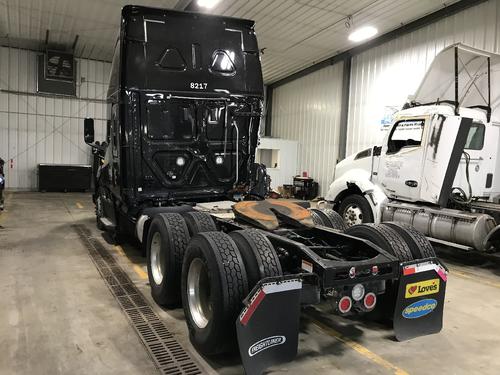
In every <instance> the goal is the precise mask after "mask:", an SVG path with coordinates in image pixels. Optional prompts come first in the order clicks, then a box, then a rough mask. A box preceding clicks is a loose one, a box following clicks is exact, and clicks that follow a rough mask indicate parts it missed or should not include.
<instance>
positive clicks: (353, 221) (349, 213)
mask: <svg viewBox="0 0 500 375" xmlns="http://www.w3.org/2000/svg"><path fill="white" fill-rule="evenodd" d="M344 222H345V223H346V225H347V226H348V227H352V226H353V225H357V224H362V223H363V211H361V209H360V208H359V207H358V206H356V205H355V204H353V205H350V206H347V208H346V210H345V211H344Z"/></svg>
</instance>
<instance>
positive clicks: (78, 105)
mask: <svg viewBox="0 0 500 375" xmlns="http://www.w3.org/2000/svg"><path fill="white" fill-rule="evenodd" d="M109 69H110V64H109V63H105V62H101V61H93V60H85V59H77V72H78V73H77V79H78V82H80V78H79V77H84V78H85V80H84V82H82V83H81V84H78V86H77V98H69V97H61V96H59V97H57V96H47V95H44V96H42V95H36V53H35V52H32V51H27V50H21V49H16V48H7V47H0V157H1V158H2V159H4V160H5V161H6V165H5V172H6V180H7V187H8V188H18V189H36V188H37V185H38V181H37V174H36V169H37V165H38V164H39V163H63V164H89V163H90V161H91V159H90V147H88V146H87V145H86V144H85V143H84V142H83V119H84V118H85V117H93V118H94V119H95V120H96V121H95V130H96V139H98V140H101V139H104V133H105V129H106V105H105V101H104V100H105V98H106V90H107V82H108V76H109ZM6 90H7V91H9V92H6ZM11 159H12V163H11ZM11 165H12V167H11Z"/></svg>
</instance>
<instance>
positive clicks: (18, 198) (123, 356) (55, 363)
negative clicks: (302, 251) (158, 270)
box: [0, 192, 500, 375]
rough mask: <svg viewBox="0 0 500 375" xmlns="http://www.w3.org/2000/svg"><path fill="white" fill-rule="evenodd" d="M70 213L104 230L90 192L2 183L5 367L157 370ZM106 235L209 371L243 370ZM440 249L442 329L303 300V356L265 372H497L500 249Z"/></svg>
mask: <svg viewBox="0 0 500 375" xmlns="http://www.w3.org/2000/svg"><path fill="white" fill-rule="evenodd" d="M74 223H80V224H84V225H85V226H87V227H88V228H89V229H90V230H92V232H93V233H94V234H95V235H96V236H99V237H100V236H101V234H100V233H99V232H98V231H97V229H96V228H95V224H94V223H95V218H94V208H93V204H92V202H91V199H90V196H89V194H70V193H68V194H55V193H44V194H41V193H20V192H19V193H7V199H6V211H4V212H3V213H0V296H1V297H2V298H1V301H2V302H1V304H0V374H2V375H3V374H118V373H120V374H122V373H126V374H153V373H156V370H155V368H154V366H153V363H152V361H151V359H150V358H149V357H148V354H147V353H146V351H145V349H144V347H143V346H142V344H141V342H140V340H139V339H138V338H137V336H136V334H135V332H134V331H133V329H132V328H131V327H130V326H129V323H128V321H127V319H126V318H125V315H124V314H123V313H122V312H121V310H120V308H119V306H118V304H117V302H116V301H115V300H114V298H113V296H112V295H111V293H110V291H109V290H108V289H107V287H106V286H105V284H104V282H103V280H102V279H101V277H100V276H99V273H98V272H97V270H96V268H95V266H94V264H93V263H92V261H91V260H90V258H89V256H88V254H87V250H86V249H85V247H84V246H83V245H82V244H81V242H80V241H79V240H78V237H77V235H76V233H75V232H74V230H73V229H72V228H71V227H70V225H71V224H74ZM100 238H102V243H103V244H105V246H106V247H107V248H108V249H109V250H110V252H111V253H112V254H113V255H114V256H115V257H116V259H117V261H118V262H119V263H120V265H121V266H122V267H123V268H124V270H125V271H126V272H127V273H128V274H129V276H130V277H131V278H132V280H133V281H134V282H135V283H136V285H137V286H138V287H139V289H140V290H141V291H142V292H143V293H144V295H145V296H146V298H147V299H148V300H149V301H150V302H151V304H152V306H154V309H155V311H156V312H157V314H158V315H160V317H161V318H162V319H163V320H164V321H165V322H166V324H167V325H168V327H169V330H170V331H171V332H172V333H173V334H174V335H175V337H176V338H177V339H178V341H179V342H180V343H181V344H182V345H183V346H184V347H185V348H186V349H188V351H190V353H191V355H192V356H193V357H194V358H195V359H196V360H198V361H199V362H200V365H201V366H202V367H203V369H204V372H205V373H210V374H215V373H220V374H239V373H242V367H241V365H240V362H239V359H238V358H237V357H229V358H225V357H222V358H216V359H213V358H212V359H205V358H202V357H200V356H199V355H198V354H197V353H196V352H195V351H194V350H193V348H192V347H191V345H190V343H189V340H188V338H187V330H186V326H185V323H184V320H183V314H182V311H181V310H180V309H179V310H172V311H168V310H163V309H161V308H159V307H158V306H156V305H154V303H153V302H152V300H151V298H150V295H149V286H148V284H147V274H146V271H145V270H146V268H145V264H144V263H145V259H144V258H142V257H141V256H140V253H139V251H138V250H137V249H136V248H135V247H134V246H133V245H129V244H126V245H123V246H113V245H110V244H108V243H107V242H106V241H105V238H103V237H100ZM439 254H440V255H441V256H442V257H443V259H444V261H445V262H446V263H447V264H448V265H449V267H450V270H451V273H450V277H449V282H448V286H447V298H446V302H447V305H446V308H445V318H444V320H445V326H444V329H443V331H442V332H441V333H440V334H437V335H433V336H427V337H420V338H417V339H414V340H411V341H408V342H404V343H398V342H395V341H394V340H393V339H392V332H391V330H389V329H387V328H386V327H383V326H379V325H376V324H373V323H363V322H359V321H355V320H349V319H343V318H339V317H337V316H334V315H330V314H329V313H328V306H322V307H320V308H308V309H307V310H305V311H304V313H303V315H302V322H301V333H300V344H299V354H298V357H297V359H296V360H295V361H294V362H292V363H288V364H284V365H281V366H278V367H276V368H273V369H271V370H270V371H269V373H284V372H287V373H291V374H302V373H306V372H311V373H312V372H314V373H315V374H331V373H333V372H334V371H335V372H336V373H342V374H399V375H403V374H429V373H439V374H495V375H496V374H498V373H500V319H499V316H500V314H499V313H500V261H499V260H498V259H499V258H497V257H492V256H477V255H470V254H467V255H456V253H455V252H453V251H451V250H449V249H440V251H439Z"/></svg>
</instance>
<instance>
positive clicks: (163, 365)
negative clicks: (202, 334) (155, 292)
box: [73, 225, 202, 375]
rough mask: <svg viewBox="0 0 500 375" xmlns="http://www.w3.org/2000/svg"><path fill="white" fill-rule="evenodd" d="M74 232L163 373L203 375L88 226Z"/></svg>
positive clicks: (77, 227) (79, 226) (169, 374)
mask: <svg viewBox="0 0 500 375" xmlns="http://www.w3.org/2000/svg"><path fill="white" fill-rule="evenodd" d="M73 228H74V229H75V231H76V232H77V233H78V236H79V237H80V240H81V241H82V242H83V244H84V245H85V247H86V248H87V249H88V251H89V254H90V257H91V259H92V261H93V262H94V264H95V266H96V268H97V270H98V271H99V273H100V274H101V276H102V278H103V280H104V281H106V284H107V286H108V288H109V289H110V290H111V292H112V293H113V295H114V296H115V298H116V300H117V301H118V303H119V305H120V307H121V308H122V310H123V311H124V312H125V314H126V315H127V316H128V318H129V320H130V322H131V324H132V326H133V327H134V329H135V331H136V332H137V334H138V335H139V337H140V339H141V341H142V343H143V344H144V346H145V347H146V348H147V350H148V352H149V354H150V356H151V358H152V359H153V361H154V362H155V364H156V366H157V367H158V369H159V370H160V372H161V373H162V374H168V375H177V374H178V375H197V374H201V373H202V371H201V370H200V368H199V367H198V365H197V364H196V363H195V362H194V361H193V359H192V358H191V356H190V355H189V354H188V353H187V352H186V351H185V350H184V348H183V347H182V346H181V345H180V344H179V343H178V342H177V341H176V340H175V339H174V337H173V335H172V334H171V333H170V331H169V330H168V328H167V327H166V326H165V324H164V323H163V322H162V321H161V320H160V318H159V317H158V315H156V313H155V312H154V311H153V309H152V308H151V306H149V303H148V302H147V301H146V299H145V298H144V296H143V295H142V293H141V292H140V291H139V289H137V287H136V286H135V285H134V284H133V283H132V281H131V280H130V278H129V277H128V275H127V274H126V273H125V272H124V271H123V270H122V269H121V267H120V266H119V265H118V264H117V263H116V261H115V259H114V258H113V256H112V255H111V254H109V252H108V250H107V249H106V248H105V247H104V246H103V245H102V243H101V242H100V241H98V240H96V239H95V238H92V237H91V236H92V233H91V232H90V231H89V229H88V228H85V226H83V225H73Z"/></svg>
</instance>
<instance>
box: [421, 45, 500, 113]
mask: <svg viewBox="0 0 500 375" xmlns="http://www.w3.org/2000/svg"><path fill="white" fill-rule="evenodd" d="M455 50H456V51H457V57H458V59H457V72H458V74H457V77H458V102H459V105H458V106H459V107H471V106H487V105H488V100H489V98H488V58H489V60H490V87H491V101H490V102H491V110H492V117H491V118H492V120H493V121H500V55H497V54H494V53H489V52H485V51H481V50H478V49H475V48H472V47H468V46H465V45H463V44H460V43H459V44H453V45H451V46H449V47H446V48H445V49H443V50H442V51H441V52H440V53H439V54H438V55H437V56H436V57H435V59H434V61H433V62H432V64H431V66H430V67H429V70H428V71H427V73H426V75H425V77H424V79H423V80H422V83H421V84H420V87H419V88H418V89H417V91H416V93H415V96H414V98H413V100H414V101H415V102H416V103H419V104H430V103H436V102H438V101H445V100H448V101H452V102H454V101H455Z"/></svg>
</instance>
